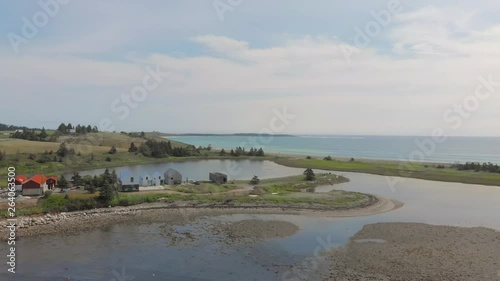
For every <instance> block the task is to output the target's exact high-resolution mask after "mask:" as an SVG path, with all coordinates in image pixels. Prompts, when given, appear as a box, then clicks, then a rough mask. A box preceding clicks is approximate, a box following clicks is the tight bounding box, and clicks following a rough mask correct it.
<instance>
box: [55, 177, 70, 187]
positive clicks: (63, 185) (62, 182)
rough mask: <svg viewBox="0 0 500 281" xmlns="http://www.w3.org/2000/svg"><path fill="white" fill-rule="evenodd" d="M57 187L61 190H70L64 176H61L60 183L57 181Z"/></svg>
mask: <svg viewBox="0 0 500 281" xmlns="http://www.w3.org/2000/svg"><path fill="white" fill-rule="evenodd" d="M57 187H59V188H68V181H67V180H66V178H65V177H64V175H62V176H61V178H60V179H59V181H57Z"/></svg>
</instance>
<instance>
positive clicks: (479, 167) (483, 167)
mask: <svg viewBox="0 0 500 281" xmlns="http://www.w3.org/2000/svg"><path fill="white" fill-rule="evenodd" d="M453 167H454V168H456V169H458V170H460V171H476V172H480V171H481V172H489V173H500V166H498V164H493V163H490V162H488V163H482V164H481V163H479V162H466V163H465V164H460V163H458V164H454V165H453Z"/></svg>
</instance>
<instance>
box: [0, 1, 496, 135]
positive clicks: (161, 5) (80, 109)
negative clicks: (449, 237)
mask: <svg viewBox="0 0 500 281" xmlns="http://www.w3.org/2000/svg"><path fill="white" fill-rule="evenodd" d="M499 14H500V2H498V0H491V1H488V0H484V1H465V0H454V1H451V0H444V1H428V0H422V1H412V0H400V1H397V0H370V1H338V0H324V1H323V0H315V1H298V0H286V1H285V0H277V1H263V0H252V1H250V0H215V1H214V0H182V1H161V0H143V1H132V0H100V1H98V0H94V1H93V0H85V1H83V0H37V1H6V2H5V3H3V4H2V9H1V11H0V35H1V38H2V39H1V40H0V97H1V100H2V102H1V110H0V123H7V124H14V125H25V126H29V127H42V126H43V127H46V128H56V127H57V126H58V125H59V124H60V123H61V122H65V123H67V122H71V123H73V124H78V123H80V124H91V125H95V126H98V127H99V128H101V129H102V130H114V131H160V132H167V133H194V132H198V133H235V132H266V133H291V134H347V135H432V134H434V133H435V132H436V131H441V132H444V133H445V134H447V135H463V136H500V127H499V124H500V123H499V120H500V110H498V109H499V108H500V59H499V58H500V47H499V46H500V22H499V21H500V19H499V18H498V15H499ZM497 81H498V82H497Z"/></svg>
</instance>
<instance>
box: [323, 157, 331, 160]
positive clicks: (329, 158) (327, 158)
mask: <svg viewBox="0 0 500 281" xmlns="http://www.w3.org/2000/svg"><path fill="white" fill-rule="evenodd" d="M323 160H326V161H331V160H332V157H331V156H326V157H325V158H323Z"/></svg>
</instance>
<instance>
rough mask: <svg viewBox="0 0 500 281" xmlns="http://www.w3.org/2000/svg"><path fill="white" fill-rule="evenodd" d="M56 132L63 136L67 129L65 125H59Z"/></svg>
mask: <svg viewBox="0 0 500 281" xmlns="http://www.w3.org/2000/svg"><path fill="white" fill-rule="evenodd" d="M57 131H58V132H60V133H62V134H65V133H67V132H68V127H66V124H64V123H61V125H59V127H57Z"/></svg>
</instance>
